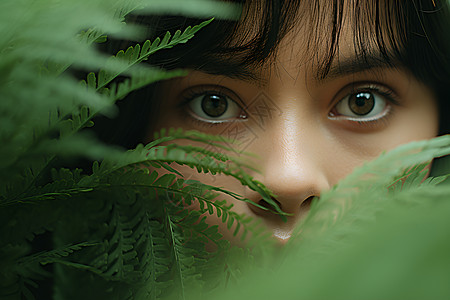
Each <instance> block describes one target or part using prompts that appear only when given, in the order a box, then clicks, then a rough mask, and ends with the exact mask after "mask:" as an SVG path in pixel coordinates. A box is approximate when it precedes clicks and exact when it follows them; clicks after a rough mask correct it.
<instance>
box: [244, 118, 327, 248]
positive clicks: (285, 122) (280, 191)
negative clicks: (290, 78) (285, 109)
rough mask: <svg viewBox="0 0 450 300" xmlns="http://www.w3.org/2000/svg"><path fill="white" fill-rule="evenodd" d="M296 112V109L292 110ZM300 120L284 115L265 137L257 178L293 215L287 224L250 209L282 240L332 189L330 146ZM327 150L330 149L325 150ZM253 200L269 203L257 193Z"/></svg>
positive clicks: (311, 127)
mask: <svg viewBox="0 0 450 300" xmlns="http://www.w3.org/2000/svg"><path fill="white" fill-rule="evenodd" d="M291 111H292V110H291ZM306 123H308V121H307V120H306V119H303V120H302V119H301V118H299V116H298V114H296V113H295V112H294V113H292V115H288V113H286V114H284V115H283V117H282V118H280V120H279V121H278V122H277V123H274V124H272V128H271V130H270V131H267V132H266V134H265V135H264V136H263V137H261V143H263V144H264V145H259V146H258V148H259V149H264V152H263V153H261V152H260V153H259V154H260V157H261V158H262V161H263V165H264V167H263V174H262V175H259V176H256V178H257V179H258V180H260V181H261V182H262V183H264V185H266V186H267V187H268V188H269V189H270V190H272V191H273V192H274V194H275V195H276V197H275V198H274V199H273V200H275V202H277V204H278V205H279V206H280V208H281V210H282V211H284V212H286V213H288V214H290V216H289V217H288V221H287V222H283V221H282V219H281V218H280V216H278V215H276V214H274V213H271V212H270V211H266V210H263V209H261V208H258V207H256V206H254V205H252V204H248V205H249V207H250V209H251V210H252V211H253V212H254V213H255V214H256V215H257V216H258V217H261V218H262V219H263V220H264V221H265V223H266V224H267V225H268V226H269V227H270V228H271V229H272V230H273V231H274V235H275V236H278V237H279V238H280V239H283V240H285V239H287V238H289V236H290V232H291V231H292V229H293V228H294V226H295V224H296V223H297V222H298V220H299V219H300V218H301V217H303V216H304V215H305V214H306V213H307V212H308V211H309V206H310V203H311V201H312V199H313V198H314V197H318V196H320V193H321V191H323V190H325V189H328V188H329V181H328V179H327V176H326V162H325V161H324V160H325V159H326V155H325V153H324V152H323V151H321V149H323V147H326V145H324V143H323V139H321V138H320V132H317V131H318V129H317V126H315V125H314V122H309V124H306ZM325 151H326V150H325ZM252 196H253V197H251V198H250V199H252V200H253V201H254V202H257V203H258V204H260V205H261V206H265V207H267V208H269V204H268V203H267V202H265V201H264V200H262V199H261V197H260V196H259V197H258V196H257V195H255V194H253V195H252Z"/></svg>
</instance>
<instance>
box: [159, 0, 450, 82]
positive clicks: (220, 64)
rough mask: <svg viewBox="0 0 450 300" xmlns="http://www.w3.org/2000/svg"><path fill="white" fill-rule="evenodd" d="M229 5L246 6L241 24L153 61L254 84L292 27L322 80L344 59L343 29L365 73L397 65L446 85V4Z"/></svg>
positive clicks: (341, 0) (167, 24) (170, 23)
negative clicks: (367, 68) (442, 34)
mask: <svg viewBox="0 0 450 300" xmlns="http://www.w3.org/2000/svg"><path fill="white" fill-rule="evenodd" d="M230 2H234V3H238V4H242V5H243V9H242V17H241V19H240V20H239V21H238V22H236V21H227V20H217V21H214V22H213V23H211V24H210V25H208V26H207V27H206V28H204V29H202V30H201V31H200V32H199V33H198V34H197V36H196V37H195V38H194V39H193V40H192V41H190V43H189V45H186V46H184V47H179V46H177V47H175V48H174V49H173V50H174V51H171V54H172V55H171V56H170V57H168V56H167V57H165V56H164V55H162V56H160V55H158V56H155V57H154V61H155V62H158V63H159V64H160V65H162V66H163V67H165V68H169V69H172V68H179V67H183V68H191V69H197V70H201V71H204V72H206V73H210V74H221V75H226V76H230V77H233V78H253V79H257V77H258V75H257V74H255V72H254V70H255V69H257V68H259V67H261V66H262V65H264V64H268V63H270V62H271V61H273V59H274V54H275V53H276V51H277V48H278V45H279V44H280V41H281V40H282V39H283V38H284V37H285V36H286V35H287V34H288V33H289V32H290V31H292V30H293V28H295V27H298V28H301V29H302V34H303V36H304V43H305V45H306V49H307V53H302V54H299V59H303V60H308V61H310V62H312V63H313V64H314V65H315V66H316V67H315V69H317V77H319V78H324V77H325V76H326V75H327V74H328V72H329V71H330V68H331V66H332V63H333V61H334V60H335V58H336V56H337V54H338V52H339V46H340V45H339V42H340V40H341V38H342V32H343V28H344V27H345V28H346V32H348V31H349V30H348V29H350V32H351V33H352V39H353V47H354V51H355V56H356V57H357V58H358V59H359V60H361V62H362V63H365V64H367V65H377V64H384V65H386V64H387V65H391V66H395V65H398V64H400V65H402V66H404V67H406V68H408V69H410V70H411V71H412V72H413V74H414V75H416V77H417V78H418V79H419V80H422V81H427V78H430V76H429V75H430V74H432V73H434V75H435V76H432V77H436V74H439V77H441V78H442V70H435V69H436V67H438V68H440V69H442V66H443V65H442V63H443V62H444V61H445V62H447V60H448V59H447V56H448V45H443V42H444V41H446V40H448V39H445V38H443V37H439V36H438V35H437V33H438V32H443V31H442V30H443V28H445V25H443V24H440V20H443V19H445V18H444V17H446V19H447V20H448V19H449V18H448V7H447V3H446V2H445V1H438V0H434V1H431V0H427V1H421V2H419V1H398V0H380V1H377V0H363V1H361V0H334V1H328V0H327V1H325V0H322V1H304V0H303V1H301V0H292V1H283V0H279V1H242V0H239V1H230ZM443 16H444V17H443ZM152 20H155V18H153V19H152ZM200 21H201V20H198V19H185V18H183V19H181V18H179V17H165V18H164V17H163V18H158V20H157V22H156V23H154V24H152V25H155V24H157V25H160V27H161V28H164V29H166V30H167V28H174V29H179V28H183V27H185V26H187V25H195V24H197V23H199V22H200ZM441 23H442V22H441ZM153 27H154V28H155V26H153ZM156 28H158V26H156ZM159 34H160V33H159ZM424 60H425V61H424ZM161 62H162V63H161ZM418 62H419V64H417V63H418ZM420 62H423V63H424V64H426V65H427V66H426V67H425V65H422V64H421V63H420ZM437 62H438V63H437ZM445 65H446V66H447V65H448V63H447V64H445ZM447 70H448V68H447ZM447 73H448V72H447ZM446 78H449V77H448V74H447V77H446ZM427 83H428V82H427Z"/></svg>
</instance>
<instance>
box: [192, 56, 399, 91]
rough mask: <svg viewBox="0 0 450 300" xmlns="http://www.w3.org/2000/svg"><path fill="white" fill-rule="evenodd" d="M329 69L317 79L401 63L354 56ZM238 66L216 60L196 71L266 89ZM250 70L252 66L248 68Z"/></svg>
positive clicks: (263, 83) (318, 73)
mask: <svg viewBox="0 0 450 300" xmlns="http://www.w3.org/2000/svg"><path fill="white" fill-rule="evenodd" d="M337 61H338V62H337V63H334V64H332V65H331V66H330V68H329V69H328V70H327V68H326V67H325V68H319V69H317V71H316V72H315V73H316V76H315V79H316V80H318V81H320V82H324V81H328V80H332V79H335V78H338V77H344V76H348V75H351V74H357V73H363V72H367V71H371V70H380V69H386V68H398V67H399V66H400V65H401V63H400V62H399V61H398V60H396V59H391V60H389V59H387V58H383V56H382V55H381V54H376V55H375V54H367V55H364V56H362V55H361V56H353V57H350V58H344V59H338V60H337ZM236 65H237V61H236V62H235V61H234V60H233V58H229V59H227V60H219V59H218V60H215V61H212V62H210V64H209V65H208V66H205V65H197V66H196V68H195V69H196V70H198V71H201V72H204V73H207V74H210V75H216V76H224V77H228V78H230V79H237V80H243V81H245V82H248V83H251V84H255V85H259V86H262V87H264V86H265V85H266V84H267V82H266V80H265V79H264V78H261V77H260V76H258V75H257V74H256V73H255V72H252V70H248V71H247V72H242V71H240V70H238V69H236V68H233V67H234V66H236ZM248 67H249V68H250V67H251V65H249V66H248Z"/></svg>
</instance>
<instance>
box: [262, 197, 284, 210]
mask: <svg viewBox="0 0 450 300" xmlns="http://www.w3.org/2000/svg"><path fill="white" fill-rule="evenodd" d="M272 200H273V201H274V202H275V203H276V204H277V205H278V207H279V208H280V209H283V208H282V207H281V203H280V201H278V200H276V199H274V198H272ZM258 204H259V205H261V206H263V207H265V208H267V209H268V210H270V211H275V210H274V209H273V206H272V205H271V204H269V203H268V202H267V201H266V200H263V199H261V200H259V202H258Z"/></svg>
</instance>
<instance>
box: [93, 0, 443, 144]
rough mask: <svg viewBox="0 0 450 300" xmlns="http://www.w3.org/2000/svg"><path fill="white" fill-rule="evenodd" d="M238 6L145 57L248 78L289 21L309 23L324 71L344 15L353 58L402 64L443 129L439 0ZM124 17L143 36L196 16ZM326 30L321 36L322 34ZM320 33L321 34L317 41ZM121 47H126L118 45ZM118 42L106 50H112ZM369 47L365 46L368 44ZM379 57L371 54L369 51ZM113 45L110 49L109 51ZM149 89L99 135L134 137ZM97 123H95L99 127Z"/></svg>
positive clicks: (140, 131) (151, 104) (291, 0)
mask: <svg viewBox="0 0 450 300" xmlns="http://www.w3.org/2000/svg"><path fill="white" fill-rule="evenodd" d="M228 2H234V3H238V4H242V7H243V9H242V15H241V18H240V20H239V21H232V20H215V21H214V22H212V23H211V24H210V25H208V26H207V27H206V28H204V29H202V30H201V31H200V32H199V33H198V34H197V35H196V36H195V37H194V38H193V39H192V40H191V41H189V42H188V43H187V44H186V45H178V46H176V47H174V48H173V49H171V50H170V51H160V52H158V53H157V54H156V55H154V56H153V57H152V58H151V60H150V61H149V62H150V63H152V64H157V65H158V66H160V67H162V68H166V69H174V68H180V67H182V68H192V69H201V70H202V71H204V72H207V73H211V74H215V73H220V74H224V75H227V76H230V77H235V78H241V77H247V78H248V77H252V78H255V79H257V77H258V74H254V73H253V72H252V70H254V69H256V68H255V67H258V66H262V65H263V64H264V63H265V62H267V61H268V60H271V59H272V58H273V54H274V53H276V50H277V46H278V45H279V43H280V41H281V39H282V38H283V37H284V36H285V35H286V34H287V33H288V32H289V30H290V29H292V28H293V27H294V26H295V25H296V24H298V23H300V24H301V25H302V26H309V27H308V30H309V31H310V32H311V35H310V36H308V37H306V39H305V42H306V45H307V48H308V50H309V52H310V53H311V54H312V55H311V57H309V59H312V61H313V62H315V64H316V65H318V66H319V69H318V73H317V76H318V77H320V78H322V77H324V76H326V75H327V73H328V72H329V71H330V67H331V63H332V61H333V58H334V57H335V55H336V52H337V45H338V43H339V38H340V33H341V28H342V26H343V16H344V14H345V13H348V14H352V15H349V16H350V20H351V21H352V22H353V23H352V24H351V25H352V28H353V30H354V35H353V36H354V44H355V49H356V50H355V51H356V52H357V53H356V54H357V57H358V58H359V59H361V61H363V62H364V63H365V64H368V65H370V64H377V63H380V62H381V63H383V64H387V65H392V66H399V65H400V66H403V67H405V68H406V69H408V70H410V71H411V73H412V74H413V75H414V76H415V77H416V78H417V79H418V80H419V81H421V82H423V83H424V84H426V85H427V86H429V87H430V88H431V89H432V90H433V91H434V92H435V95H436V98H437V99H438V101H439V112H440V119H439V120H440V124H439V128H440V134H443V133H448V132H449V129H450V118H448V117H447V114H448V113H449V112H450V103H449V100H450V99H447V98H448V96H447V85H448V84H450V64H449V57H450V9H449V2H448V1H445V0H408V1H407V0H402V1H398V0H364V1H361V0H348V1H346V0H334V1H331V0H326V1H310V0H303V1H302V0H261V1H245V0H233V1H228ZM129 21H130V22H135V23H138V24H140V25H144V26H146V28H148V29H149V31H148V34H147V36H146V38H153V37H155V36H161V35H163V34H164V33H165V31H167V30H170V31H172V32H173V31H175V30H177V29H183V28H185V27H186V26H188V25H191V26H193V25H195V24H198V23H200V22H201V21H203V20H200V19H194V18H185V17H179V16H153V17H148V16H146V17H143V16H130V17H129ZM327 31H328V32H329V34H327V35H325V34H324V32H327ZM325 37H327V38H325ZM119 44H120V45H121V47H122V48H126V46H127V44H126V43H125V44H124V43H119ZM117 45H118V43H116V44H115V46H114V47H113V48H117ZM370 45H371V46H372V47H369V46H370ZM374 47H375V48H377V49H375V50H376V52H378V54H379V55H377V56H376V57H375V59H374V57H373V54H374V53H372V51H371V50H370V49H371V48H374ZM115 50H117V49H115ZM154 90H155V86H150V87H147V88H145V89H142V90H140V91H137V92H135V93H133V94H132V95H130V96H129V97H128V99H126V100H124V101H122V103H121V104H120V106H121V107H120V110H121V116H120V117H119V120H114V121H113V123H114V124H115V125H114V127H117V128H118V129H121V130H122V131H120V130H113V131H111V133H114V134H113V135H108V134H106V135H103V137H105V139H106V140H109V141H113V142H115V143H119V144H121V145H123V146H125V147H133V146H134V145H135V144H136V143H139V142H142V138H143V136H144V134H145V131H146V130H147V129H148V126H147V124H148V123H149V120H151V118H152V115H151V111H152V110H153V112H155V111H157V109H155V106H157V102H156V101H154V100H152V99H151V98H152V95H153V94H154ZM100 127H101V126H100ZM106 128H111V125H110V124H109V125H107V126H106Z"/></svg>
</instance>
